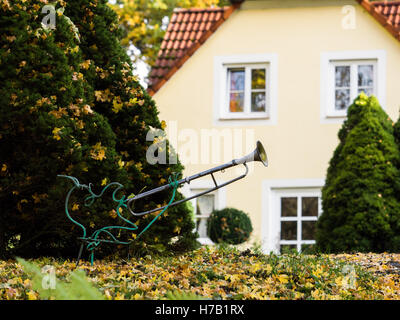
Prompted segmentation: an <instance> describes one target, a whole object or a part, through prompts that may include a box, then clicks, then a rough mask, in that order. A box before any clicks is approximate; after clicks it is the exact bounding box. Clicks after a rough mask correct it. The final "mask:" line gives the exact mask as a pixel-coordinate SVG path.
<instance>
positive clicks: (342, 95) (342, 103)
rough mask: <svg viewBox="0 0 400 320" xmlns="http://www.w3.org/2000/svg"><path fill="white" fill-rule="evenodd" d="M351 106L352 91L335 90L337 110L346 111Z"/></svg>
mask: <svg viewBox="0 0 400 320" xmlns="http://www.w3.org/2000/svg"><path fill="white" fill-rule="evenodd" d="M349 105H350V89H338V90H335V109H336V110H346V109H347V107H348V106H349Z"/></svg>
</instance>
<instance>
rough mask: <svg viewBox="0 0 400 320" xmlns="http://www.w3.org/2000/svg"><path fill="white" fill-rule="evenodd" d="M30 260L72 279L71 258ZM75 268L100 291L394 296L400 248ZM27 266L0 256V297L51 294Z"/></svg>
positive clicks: (228, 252)
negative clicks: (2, 258) (331, 253)
mask: <svg viewBox="0 0 400 320" xmlns="http://www.w3.org/2000/svg"><path fill="white" fill-rule="evenodd" d="M29 262H31V263H33V264H34V265H36V266H37V267H38V268H37V270H41V272H42V273H46V272H47V276H49V275H51V274H49V273H48V272H49V270H50V271H51V272H53V271H54V275H55V278H56V285H57V284H59V286H62V285H64V284H68V283H71V278H73V277H71V272H72V271H73V270H76V268H75V263H74V262H71V261H61V260H54V259H49V258H41V259H36V260H30V261H29ZM77 269H80V270H83V271H84V273H85V274H86V276H85V277H86V278H87V279H88V281H89V282H90V284H91V285H92V286H93V288H94V290H96V291H98V292H100V296H101V297H103V298H105V299H196V298H204V299H223V300H225V299H307V300H308V299H335V300H338V299H368V300H372V299H400V283H399V279H400V276H399V274H400V254H389V253H385V254H373V253H370V254H360V253H356V254H341V255H305V254H296V253H291V254H284V255H274V254H271V255H263V254H260V253H255V252H253V251H251V250H246V251H239V250H236V249H232V248H215V247H202V248H200V249H198V250H196V251H193V252H190V253H187V254H184V255H179V256H168V257H165V256H164V257H151V256H146V257H144V258H138V259H131V260H129V261H118V262H117V261H95V263H94V265H93V266H91V265H90V263H89V262H83V263H81V264H80V265H79V267H78V268H77ZM52 270H53V271H52ZM27 271H28V270H27V267H26V265H25V264H24V266H23V265H22V264H21V262H16V261H11V260H10V261H0V299H2V300H4V299H11V300H12V299H47V298H50V299H54V298H56V295H55V294H54V295H52V291H54V292H55V290H51V288H47V289H48V290H46V293H45V294H44V293H43V282H42V288H38V285H37V284H36V285H35V281H32V279H33V276H32V274H31V273H29V272H27ZM81 273H82V274H83V272H82V271H81ZM72 274H74V273H72ZM53 278H54V277H53ZM42 280H43V279H42ZM47 280H48V279H47ZM79 281H81V280H79ZM79 286H80V285H79ZM44 287H46V285H45V286H44ZM47 287H49V286H47ZM50 287H51V286H50ZM63 288H65V287H63Z"/></svg>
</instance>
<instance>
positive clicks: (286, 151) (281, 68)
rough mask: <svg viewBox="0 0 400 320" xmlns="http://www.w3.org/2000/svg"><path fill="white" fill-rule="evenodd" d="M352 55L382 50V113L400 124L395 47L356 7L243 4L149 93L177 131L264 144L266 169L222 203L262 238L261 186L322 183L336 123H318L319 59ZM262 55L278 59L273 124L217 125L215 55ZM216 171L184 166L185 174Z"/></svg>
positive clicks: (291, 0)
mask: <svg viewBox="0 0 400 320" xmlns="http://www.w3.org/2000/svg"><path fill="white" fill-rule="evenodd" d="M344 5H352V6H354V7H355V9H356V28H355V29H350V30H349V29H343V28H342V24H341V23H342V19H343V17H344V14H343V12H342V9H343V6H344ZM349 50H385V51H386V57H387V60H386V63H387V70H386V71H385V72H386V106H385V109H386V111H387V112H388V114H389V115H390V117H391V118H392V119H393V120H397V117H398V112H399V106H400V90H399V89H400V87H399V75H400V43H399V42H398V41H397V40H395V39H394V38H393V37H392V36H391V35H390V34H389V33H388V32H387V31H386V30H385V29H384V28H383V27H382V26H381V25H380V24H379V23H378V22H377V21H376V20H375V19H374V18H372V17H371V16H370V15H369V14H368V13H367V12H366V11H365V10H364V9H363V8H362V7H361V6H360V5H359V4H358V3H357V2H356V1H329V0H328V1H317V0H316V1H298V0H286V1H285V0H283V1H282V0H279V1H246V2H245V3H244V4H243V5H242V8H241V9H239V10H237V11H235V12H234V13H233V14H232V15H231V16H230V18H229V19H228V20H227V21H225V22H224V23H223V24H222V25H221V26H220V27H219V28H218V30H217V31H216V32H215V33H214V34H213V35H212V36H211V37H210V38H209V39H208V40H207V41H206V42H205V43H204V44H203V45H202V46H201V47H200V48H199V49H198V50H197V51H196V53H195V54H194V55H193V56H192V57H191V58H190V59H189V60H187V61H186V62H185V64H184V65H183V67H182V68H181V69H180V70H178V71H177V72H176V73H175V74H174V75H173V77H172V78H171V79H170V80H169V81H167V83H166V84H165V85H164V86H163V87H162V88H161V89H160V90H159V91H158V92H157V93H156V94H155V95H154V99H155V101H156V103H157V106H158V108H159V110H160V118H161V119H163V120H166V121H167V123H169V122H170V121H177V126H178V131H179V130H182V129H195V130H197V132H199V135H200V129H211V128H217V129H218V130H222V129H224V128H230V129H235V128H243V129H245V128H247V129H252V130H254V138H255V140H258V139H259V140H261V141H262V142H263V144H264V146H265V147H266V150H267V154H268V157H269V160H270V165H269V167H268V168H264V167H263V166H262V165H261V164H256V165H255V166H254V171H253V172H252V173H251V174H250V175H249V176H248V177H246V178H245V179H244V180H241V181H239V182H237V183H234V184H232V185H230V186H228V187H226V205H227V206H230V207H235V208H238V209H242V210H244V211H246V212H248V213H249V214H250V215H251V218H252V222H253V226H254V233H253V235H254V237H253V239H259V238H260V235H261V224H262V203H263V202H262V195H263V190H262V182H263V181H270V180H276V179H324V177H325V173H326V169H327V166H328V162H329V159H330V158H331V156H332V152H333V150H334V149H335V147H336V145H337V143H338V139H337V132H338V130H339V128H340V126H341V123H322V122H321V107H320V105H321V102H320V86H321V79H320V78H321V74H320V69H321V68H320V67H321V53H322V52H327V51H328V52H329V51H349ZM260 53H275V54H277V56H278V85H277V88H278V89H277V90H278V92H277V95H278V103H277V122H276V124H269V125H259V124H257V121H254V125H253V124H249V123H246V124H245V125H238V126H230V125H227V126H223V125H217V126H216V125H215V124H214V118H213V117H214V115H213V112H214V111H213V110H214V85H215V83H214V82H215V79H214V57H215V56H227V55H236V54H240V55H242V54H260ZM180 143H181V144H182V143H183V142H180ZM254 145H255V142H254ZM251 149H253V148H251ZM246 151H249V150H246ZM178 152H179V143H178ZM213 166H215V164H211V163H210V164H197V165H196V164H187V165H186V169H185V174H186V175H190V174H194V173H197V172H199V171H201V170H205V169H208V168H210V167H213ZM221 177H222V178H223V179H224V180H227V179H229V178H230V177H232V175H226V176H221Z"/></svg>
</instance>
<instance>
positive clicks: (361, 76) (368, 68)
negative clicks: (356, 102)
mask: <svg viewBox="0 0 400 320" xmlns="http://www.w3.org/2000/svg"><path fill="white" fill-rule="evenodd" d="M373 85H374V66H373V65H361V66H358V86H359V87H372V86H373Z"/></svg>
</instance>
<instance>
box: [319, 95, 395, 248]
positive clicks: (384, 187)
mask: <svg viewBox="0 0 400 320" xmlns="http://www.w3.org/2000/svg"><path fill="white" fill-rule="evenodd" d="M393 125H394V123H393V122H392V120H391V119H390V118H389V116H388V115H387V114H386V113H385V112H384V111H383V109H382V108H381V107H380V105H379V102H378V100H377V99H376V98H375V97H374V96H372V97H367V96H366V95H365V94H363V93H362V94H361V95H360V96H359V97H358V98H357V99H356V100H355V101H354V103H353V104H352V105H351V106H350V107H349V109H348V115H347V119H346V121H345V122H344V124H343V126H342V128H341V129H340V131H339V140H340V142H339V145H338V146H337V148H336V150H335V152H334V155H333V157H332V159H331V160H330V164H329V168H328V171H327V177H326V183H325V186H324V187H323V189H322V207H323V214H322V215H321V217H320V218H319V220H318V223H317V232H316V240H317V247H318V249H319V250H322V251H328V252H341V251H362V252H368V251H374V252H382V251H399V250H400V203H399V195H400V174H399V169H398V165H399V160H400V153H399V149H398V147H397V145H396V143H395V139H394V136H393Z"/></svg>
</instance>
